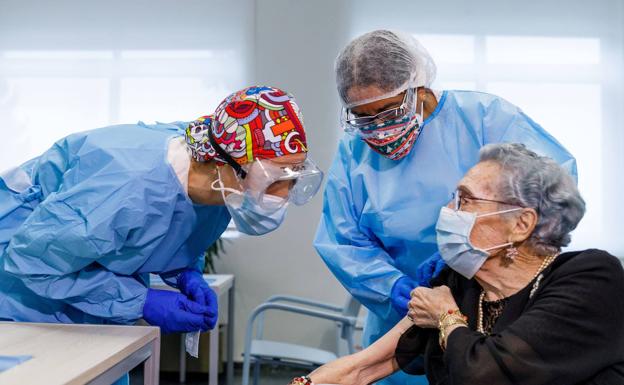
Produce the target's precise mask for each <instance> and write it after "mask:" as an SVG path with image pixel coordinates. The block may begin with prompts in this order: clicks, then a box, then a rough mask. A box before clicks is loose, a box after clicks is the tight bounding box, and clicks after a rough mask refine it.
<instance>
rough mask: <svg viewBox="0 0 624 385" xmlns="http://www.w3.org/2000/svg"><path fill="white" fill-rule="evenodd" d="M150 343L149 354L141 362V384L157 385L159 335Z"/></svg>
mask: <svg viewBox="0 0 624 385" xmlns="http://www.w3.org/2000/svg"><path fill="white" fill-rule="evenodd" d="M150 345H151V346H150V351H151V354H150V356H149V358H148V359H147V360H145V363H144V364H143V384H144V385H158V381H159V375H160V373H159V372H160V335H159V336H158V338H156V339H155V340H153V341H152V342H151V343H150Z"/></svg>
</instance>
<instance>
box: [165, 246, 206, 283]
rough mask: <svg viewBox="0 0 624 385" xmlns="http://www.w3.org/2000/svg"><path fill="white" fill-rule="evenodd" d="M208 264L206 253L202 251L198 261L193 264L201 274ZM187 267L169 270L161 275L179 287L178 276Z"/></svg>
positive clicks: (166, 281)
mask: <svg viewBox="0 0 624 385" xmlns="http://www.w3.org/2000/svg"><path fill="white" fill-rule="evenodd" d="M205 264H206V253H202V254H201V255H200V256H199V257H197V262H196V263H195V264H193V270H196V271H198V272H199V273H200V274H203V273H204V265H205ZM184 270H187V268H183V269H178V270H174V271H168V272H166V273H160V274H159V276H160V278H161V279H162V280H163V282H165V283H166V284H167V285H169V286H171V287H175V288H176V289H177V288H178V276H179V275H180V273H182V272H183V271H184Z"/></svg>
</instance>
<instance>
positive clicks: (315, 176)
mask: <svg viewBox="0 0 624 385" xmlns="http://www.w3.org/2000/svg"><path fill="white" fill-rule="evenodd" d="M209 137H210V143H211V144H212V146H213V147H214V149H215V151H216V152H217V154H219V156H220V157H221V158H222V159H223V160H225V162H226V163H227V164H228V165H230V166H231V167H232V168H233V169H234V171H235V172H236V177H237V178H238V181H239V183H240V185H241V187H242V189H243V190H244V191H245V192H247V193H249V194H250V195H251V197H252V198H254V199H256V200H257V202H260V203H262V202H263V197H264V194H265V193H266V191H267V189H268V188H269V187H271V185H273V184H274V183H278V182H282V181H286V182H291V183H290V184H289V190H288V201H289V202H293V203H294V204H296V205H298V206H301V205H304V204H306V203H307V202H308V201H310V199H312V197H314V195H316V193H317V192H318V190H319V189H320V187H321V182H322V181H323V172H322V171H321V170H320V169H319V168H318V167H317V166H316V164H315V163H314V162H313V161H312V160H310V159H306V160H304V161H303V162H301V163H297V164H280V163H277V162H274V161H272V160H270V159H256V160H255V161H253V162H251V163H248V164H245V165H242V166H241V165H240V164H238V162H236V161H235V160H234V159H233V158H232V157H231V156H230V155H229V154H228V153H227V152H226V151H225V150H223V149H222V148H221V146H219V145H218V144H217V143H216V141H215V140H214V137H213V136H212V133H211V134H210V135H209Z"/></svg>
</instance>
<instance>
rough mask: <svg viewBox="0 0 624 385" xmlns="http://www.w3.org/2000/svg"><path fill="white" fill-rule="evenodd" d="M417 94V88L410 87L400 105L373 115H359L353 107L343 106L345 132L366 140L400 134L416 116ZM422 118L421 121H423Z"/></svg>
mask: <svg viewBox="0 0 624 385" xmlns="http://www.w3.org/2000/svg"><path fill="white" fill-rule="evenodd" d="M416 95H417V93H416V89H415V88H409V89H407V90H405V95H404V97H403V101H402V102H401V104H400V105H399V106H398V107H394V108H390V109H387V110H385V111H381V112H380V113H378V114H375V115H371V116H359V115H357V114H354V113H353V112H352V111H351V109H349V108H343V109H342V115H341V119H340V121H341V124H342V127H343V129H344V131H345V132H347V133H349V134H351V135H355V136H358V137H360V138H362V139H364V140H367V139H368V140H383V139H385V138H389V137H393V136H396V135H399V134H401V133H402V132H403V130H404V129H405V126H406V125H407V124H408V123H409V122H411V121H412V120H413V119H414V118H415V117H416V114H417V113H416ZM420 120H422V119H420ZM420 120H419V123H422V122H421V121H420Z"/></svg>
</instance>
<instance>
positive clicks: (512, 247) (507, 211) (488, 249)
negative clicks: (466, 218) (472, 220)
mask: <svg viewBox="0 0 624 385" xmlns="http://www.w3.org/2000/svg"><path fill="white" fill-rule="evenodd" d="M523 209H524V207H516V208H513V209H507V210H502V211H495V212H493V213H487V214H481V215H477V216H476V218H483V217H489V216H492V215H499V214H506V213H511V212H514V211H518V210H523ZM507 246H511V247H508V249H507V254H510V252H511V254H512V255H513V257H511V258H510V259H512V260H513V258H515V257H516V256H517V255H518V249H516V248H515V247H514V244H513V242H507V243H502V244H500V245H496V246H492V247H488V248H487V249H483V251H486V252H488V253H489V251H490V250H496V249H502V248H504V247H507ZM511 249H513V250H512V251H510V250H511Z"/></svg>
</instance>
